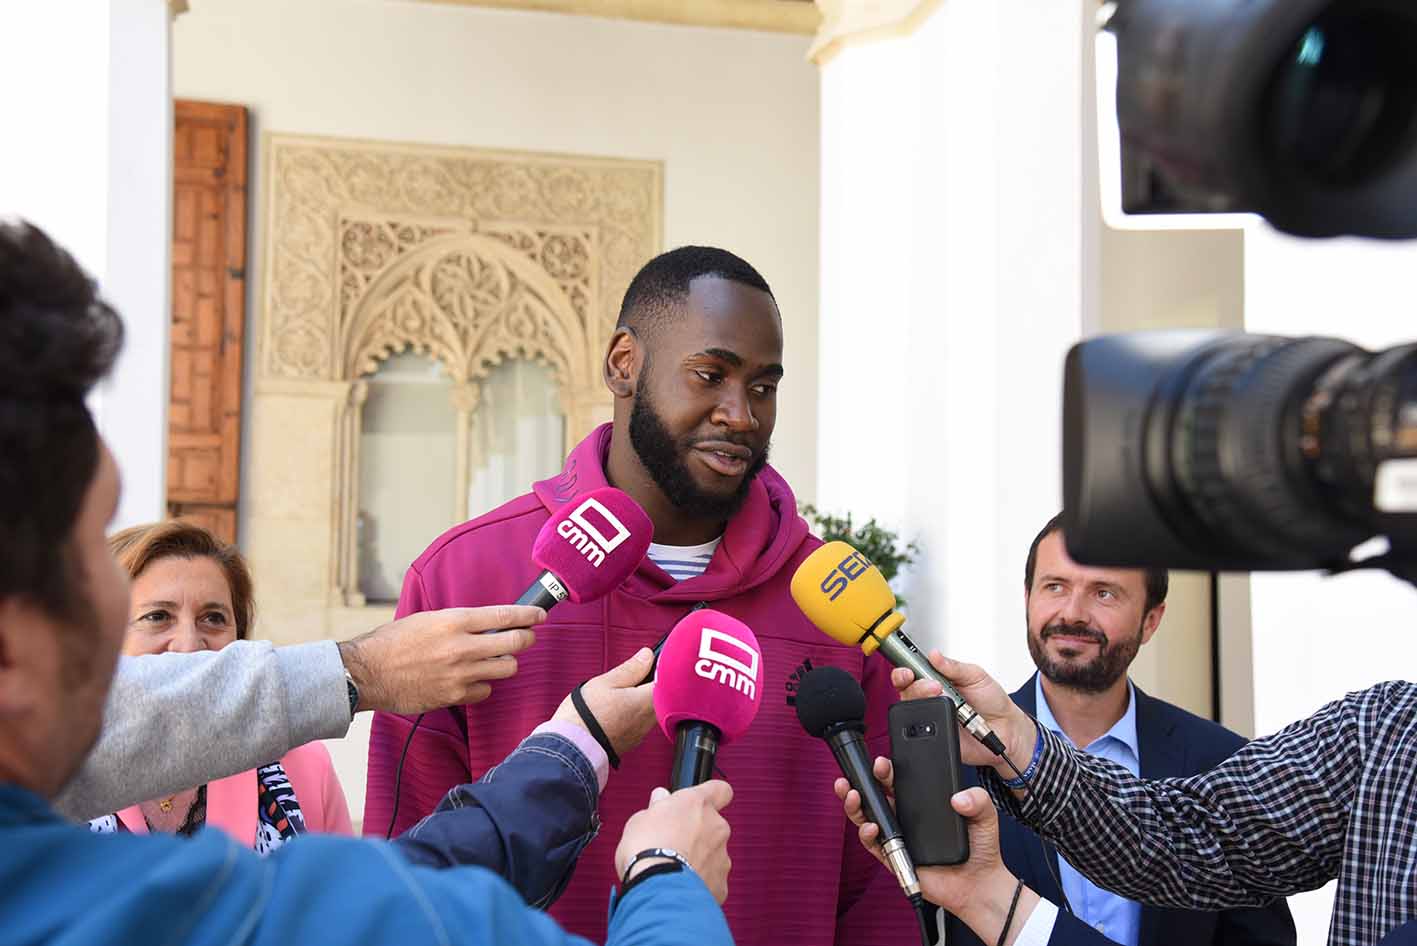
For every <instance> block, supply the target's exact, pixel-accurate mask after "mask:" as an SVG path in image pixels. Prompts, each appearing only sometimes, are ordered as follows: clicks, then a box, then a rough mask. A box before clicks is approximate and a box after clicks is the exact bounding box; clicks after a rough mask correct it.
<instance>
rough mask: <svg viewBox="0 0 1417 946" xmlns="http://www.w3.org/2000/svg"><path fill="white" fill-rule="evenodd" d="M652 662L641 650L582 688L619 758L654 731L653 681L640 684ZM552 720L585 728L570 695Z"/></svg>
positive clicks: (648, 652) (645, 650)
mask: <svg viewBox="0 0 1417 946" xmlns="http://www.w3.org/2000/svg"><path fill="white" fill-rule="evenodd" d="M653 663H654V651H652V650H650V649H649V648H648V647H641V648H640V649H639V650H638V651H636V652H635V654H634V655H633V656H631V657H630V659H629V660H627V661H625V662H624V663H622V664H620V666H618V667H611V668H610V669H609V670H607V671H605V672H604V673H602V674H601V675H600V676H598V677H592V678H591V679H589V680H587V681H586V682H585V686H583V687H581V698H582V699H584V700H585V704H586V706H587V707H588V708H589V709H590V712H591V715H592V716H594V717H595V721H596V722H598V723H599V724H600V728H601V729H603V730H605V735H606V737H607V738H608V739H609V740H610V745H611V746H613V747H614V748H615V752H616V753H617V754H618V755H624V754H625V753H627V752H629V751H630V750H631V749H633V748H635V747H636V746H638V745H639V744H640V742H641V741H642V740H643V739H644V738H645V734H646V733H648V732H649V731H650V730H651V729H653V728H654V723H655V719H654V682H653V681H650V682H649V683H643V684H640V681H641V680H643V679H644V678H645V675H646V674H647V673H649V668H650V666H651V665H652V664H653ZM636 684H639V685H638V686H636ZM551 718H552V719H553V720H555V721H557V722H561V723H570V724H572V725H574V726H579V727H581V728H582V729H585V728H586V724H585V722H584V721H583V720H582V719H581V714H580V713H577V712H576V707H575V704H574V703H572V702H571V697H570V695H569V694H568V695H567V696H566V698H565V699H564V700H562V701H561V705H560V706H558V707H556V713H555V714H554V715H553V716H552V717H551ZM631 853H634V852H633V851H632V852H631Z"/></svg>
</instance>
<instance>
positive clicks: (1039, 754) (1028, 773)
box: [1000, 719, 1043, 789]
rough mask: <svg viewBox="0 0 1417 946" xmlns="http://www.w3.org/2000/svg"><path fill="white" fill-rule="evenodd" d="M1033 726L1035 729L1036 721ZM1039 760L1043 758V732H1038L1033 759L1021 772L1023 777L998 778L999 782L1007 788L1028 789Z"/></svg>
mask: <svg viewBox="0 0 1417 946" xmlns="http://www.w3.org/2000/svg"><path fill="white" fill-rule="evenodd" d="M1033 725H1034V726H1035V727H1036V726H1037V725H1038V720H1036V719H1035V720H1034V721H1033ZM1041 758H1043V732H1042V730H1039V732H1038V739H1037V741H1036V742H1034V744H1033V758H1032V759H1030V760H1029V762H1028V768H1026V769H1024V770H1023V775H1021V776H1019V777H1018V778H1003V777H1002V776H1000V780H1001V781H1002V782H1003V783H1004V784H1005V785H1006V786H1008V787H1009V788H1014V789H1018V788H1026V787H1028V783H1029V780H1030V779H1032V778H1033V775H1034V773H1035V772H1037V771H1038V760H1039V759H1041Z"/></svg>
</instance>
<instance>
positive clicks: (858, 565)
mask: <svg viewBox="0 0 1417 946" xmlns="http://www.w3.org/2000/svg"><path fill="white" fill-rule="evenodd" d="M792 600H793V601H795V602H797V607H799V608H801V609H802V613H803V614H805V615H806V616H807V620H809V621H811V622H812V623H813V624H815V625H816V626H817V629H818V630H820V631H821V632H822V633H823V634H826V635H827V636H828V637H831V638H833V639H834V640H836V641H838V642H839V643H842V644H846V645H847V646H848V647H858V646H861V645H862V644H863V642H864V643H865V644H866V645H867V646H866V647H864V648H863V649H864V650H865V651H866V653H868V654H869V653H871V652H873V651H874V650H875V649H876V641H871V640H868V639H867V638H868V637H869V636H870V635H872V634H874V635H875V636H876V638H877V640H880V639H883V638H885V636H886V635H887V634H889V633H891V632H892V631H894V630H896V629H897V628H899V627H900V625H901V624H902V623H903V622H904V620H905V619H904V618H903V617H902V616H901V615H899V614H897V613H895V593H894V592H893V591H891V586H890V585H888V584H886V576H884V575H882V574H881V570H880V569H879V568H877V567H876V566H875V565H872V564H871V561H870V559H868V558H866V556H864V555H862V554H861V553H860V552H858V551H856V550H855V549H854V548H852V547H851V546H849V545H847V544H846V543H845V542H840V541H838V542H828V543H826V544H825V545H823V546H822V547H821V548H819V549H817V550H816V551H815V552H813V553H812V554H811V555H808V556H807V558H806V559H805V560H803V562H802V564H801V565H799V566H797V572H796V573H795V574H794V575H793V576H792Z"/></svg>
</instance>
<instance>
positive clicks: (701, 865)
mask: <svg viewBox="0 0 1417 946" xmlns="http://www.w3.org/2000/svg"><path fill="white" fill-rule="evenodd" d="M732 800H733V789H732V788H731V787H730V786H729V784H728V783H727V782H723V781H711V782H705V783H703V784H702V785H695V786H692V787H689V788H685V789H683V790H682V791H677V792H673V793H670V792H669V791H667V790H665V789H663V788H656V789H655V790H654V791H653V792H652V793H651V794H650V799H649V807H648V808H646V809H644V810H643V811H639V812H636V813H635V814H634V815H632V816H631V817H630V820H629V821H627V822H625V830H624V832H622V833H621V835H620V843H619V845H617V846H616V848H615V872H616V873H617V874H619V875H620V878H621V879H622V880H623V881H626V882H628V881H630V880H633V879H634V878H635V876H636V874H638V873H640V872H641V871H643V870H645V869H646V868H648V867H651V866H653V865H654V864H655V863H661V864H662V863H668V860H667V859H666V858H662V857H637V855H639V854H641V853H642V852H649V851H653V850H662V849H666V848H667V849H668V850H671V851H674V852H675V853H677V854H678V855H680V856H681V857H683V858H684V860H686V861H687V862H688V863H689V867H690V868H692V869H693V871H694V873H696V874H698V875H699V879H700V880H702V881H703V882H704V885H705V886H706V887H708V889H709V892H710V893H712V894H713V898H714V899H715V900H717V901H718V902H719V903H723V901H724V900H727V899H728V871H729V870H730V869H731V868H732V867H733V861H732V860H731V859H730V858H729V857H728V836H729V834H730V829H729V826H728V820H727V819H726V818H724V817H723V815H722V814H720V812H722V811H723V809H724V808H726V807H727V806H728V803H729V802H731V801H732ZM632 861H633V862H634V867H633V868H632V869H631V870H630V872H629V873H628V874H626V868H629V867H630V864H631V862H632Z"/></svg>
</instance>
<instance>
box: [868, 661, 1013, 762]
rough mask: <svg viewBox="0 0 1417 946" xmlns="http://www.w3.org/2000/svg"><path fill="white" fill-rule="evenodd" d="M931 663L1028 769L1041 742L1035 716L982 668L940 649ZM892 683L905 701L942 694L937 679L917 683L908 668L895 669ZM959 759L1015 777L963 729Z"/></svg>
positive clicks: (913, 674) (1011, 755)
mask: <svg viewBox="0 0 1417 946" xmlns="http://www.w3.org/2000/svg"><path fill="white" fill-rule="evenodd" d="M930 663H931V664H932V665H933V666H934V668H935V669H936V670H938V671H940V673H941V674H943V675H944V678H945V679H946V680H948V681H950V683H952V684H954V688H955V689H956V690H958V691H959V695H960V696H962V697H964V699H965V702H966V703H968V704H969V705H970V706H973V707H974V710H975V712H977V713H978V714H979V715H980V716H982V717H983V718H984V721H985V722H986V723H988V724H989V728H990V729H992V730H994V733H995V734H996V735H997V736H998V737H999V738H1000V739H1002V740H1003V741H1004V748H1005V749H1006V750H1007V751H1008V754H1009V758H1011V759H1013V761H1014V763H1015V764H1016V765H1018V767H1019V768H1020V769H1022V768H1025V767H1026V766H1027V765H1028V762H1029V760H1030V759H1032V758H1033V749H1034V746H1035V745H1036V743H1037V742H1038V727H1037V726H1036V725H1035V724H1034V722H1033V719H1032V717H1030V716H1029V715H1028V714H1027V713H1025V712H1024V711H1023V710H1021V709H1019V708H1018V704H1016V703H1014V701H1013V700H1011V699H1009V695H1008V693H1006V692H1004V688H1003V687H1001V686H999V684H998V683H997V682H995V680H994V678H993V677H991V676H989V675H988V674H987V673H985V672H984V670H983V668H981V667H976V666H975V665H974V664H966V663H960V662H959V661H957V660H950V659H949V658H948V657H946V656H944V655H943V654H941V653H940V652H939V651H938V650H932V651H930ZM891 683H892V684H894V685H895V688H896V689H897V690H899V691H900V698H901V699H903V700H920V699H925V698H927V697H932V696H939V695H940V694H941V693H942V692H943V691H942V689H941V687H940V685H939V684H938V683H936V682H935V681H934V680H916V679H915V673H914V671H912V670H910V669H909V668H908V667H897V668H896V669H895V670H892V671H891ZM959 757H960V761H961V762H963V763H965V764H966V765H992V766H994V767H995V768H996V769H997V770H998V772H999V774H1000V775H1002V776H1003V777H1004V778H1013V777H1014V773H1013V770H1012V769H1010V768H1009V767H1008V766H1007V765H1006V764H1005V763H1004V760H1003V759H1000V758H999V757H998V756H996V755H994V753H992V752H990V751H989V750H988V749H986V748H984V746H982V745H980V744H979V742H978V741H977V740H976V739H975V738H974V737H973V736H971V735H970V734H969V733H967V732H965V731H964V730H963V729H960V733H959Z"/></svg>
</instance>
